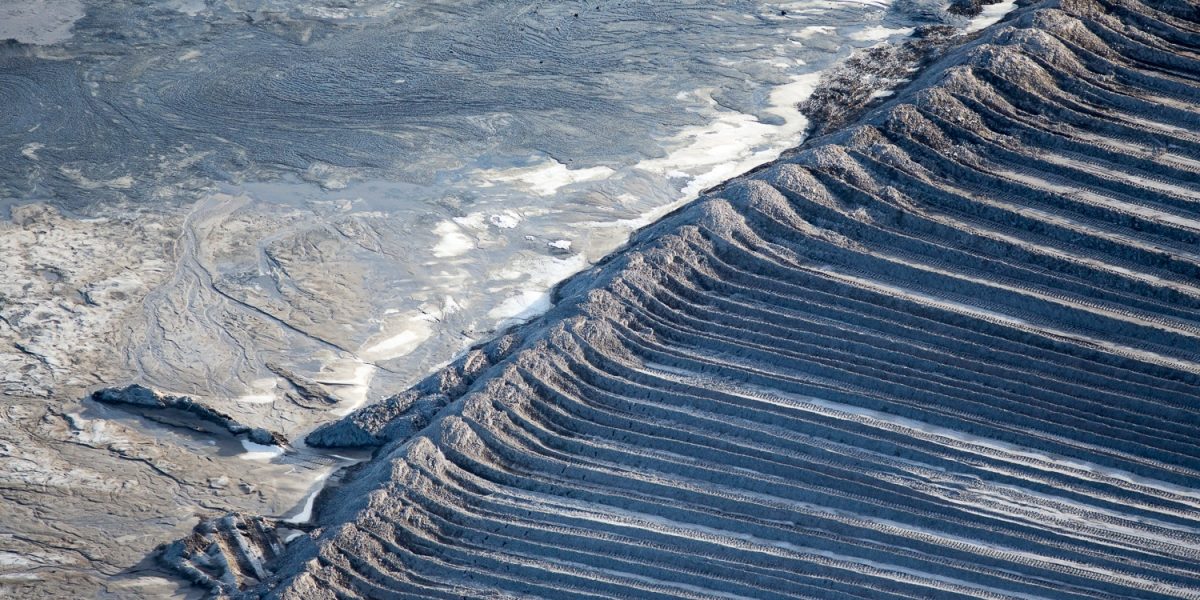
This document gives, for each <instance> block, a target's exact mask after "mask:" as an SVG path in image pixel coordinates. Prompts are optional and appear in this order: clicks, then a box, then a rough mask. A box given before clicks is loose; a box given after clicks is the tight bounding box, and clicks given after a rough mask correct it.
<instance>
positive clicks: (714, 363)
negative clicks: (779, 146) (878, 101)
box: [262, 0, 1200, 600]
mask: <svg viewBox="0 0 1200 600" xmlns="http://www.w3.org/2000/svg"><path fill="white" fill-rule="evenodd" d="M1198 10H1200V9H1197V7H1196V6H1195V5H1192V4H1188V3H1185V2H1162V3H1156V4H1154V5H1153V6H1152V5H1148V4H1141V3H1139V2H1137V1H1136V0H1063V1H1061V2H1058V1H1049V2H1041V3H1037V4H1035V5H1033V6H1030V7H1027V8H1023V9H1020V12H1019V13H1018V14H1017V15H1015V16H1014V17H1013V18H1011V19H1010V20H1009V21H1007V22H1006V24H1005V25H1003V26H1001V27H999V28H996V29H995V30H993V31H990V32H988V33H987V34H985V36H984V37H983V38H981V40H979V41H978V42H977V43H974V44H971V45H969V46H967V47H965V48H962V49H960V50H957V51H954V52H953V53H951V55H950V56H948V57H947V58H945V59H943V60H942V61H940V62H938V63H937V64H935V65H934V66H932V67H931V68H930V70H929V71H927V72H926V73H925V74H924V75H922V76H921V77H920V78H918V79H917V81H916V82H914V84H913V85H912V86H910V88H909V89H908V90H907V91H906V92H905V93H903V94H902V95H901V96H900V97H899V98H897V99H896V100H895V101H893V102H890V103H888V104H886V105H885V106H883V107H881V108H879V109H877V110H875V111H873V112H871V113H869V114H868V115H866V116H865V117H864V119H863V120H861V121H860V122H859V124H858V125H856V126H853V127H850V128H848V129H846V130H843V131H841V132H838V133H835V134H831V135H828V136H825V137H823V138H821V139H819V140H816V141H815V142H813V143H810V144H809V145H807V146H806V147H805V148H803V149H801V151H799V152H797V153H794V154H792V155H790V156H788V157H786V158H785V159H783V160H781V161H779V162H777V163H776V164H774V165H772V166H771V167H770V168H767V169H765V170H762V171H759V172H756V173H754V174H753V175H751V176H749V177H746V178H742V179H739V180H735V181H733V182H731V183H729V184H727V185H726V186H724V187H722V188H720V189H718V190H716V191H714V192H713V193H711V194H709V195H708V196H706V197H705V198H703V199H701V200H700V201H698V202H697V203H695V204H693V205H692V206H690V207H688V208H687V209H685V210H683V211H680V212H678V213H676V214H674V215H673V216H671V217H669V218H667V219H666V220H664V221H663V222H660V223H659V224H657V225H655V226H653V227H651V228H649V229H647V230H645V231H643V232H642V233H640V234H639V235H638V236H637V238H636V239H635V240H634V241H633V242H632V243H631V245H630V246H629V247H628V248H627V249H626V250H624V251H622V252H621V253H619V254H617V255H616V256H614V257H613V259H612V260H609V261H607V262H605V263H604V264H603V265H601V266H599V267H597V268H595V269H593V270H592V271H589V272H587V273H584V274H581V275H579V276H577V277H575V278H573V279H572V280H571V281H569V282H568V283H567V284H566V285H565V286H564V287H563V288H561V290H560V291H559V298H560V304H559V305H558V306H557V307H556V308H555V309H554V310H553V311H551V312H550V313H549V314H548V315H546V316H545V317H544V318H543V319H541V320H540V321H538V322H536V323H534V324H531V325H530V326H527V327H525V328H522V329H521V330H519V331H518V332H516V333H514V334H512V335H510V336H509V337H506V338H503V339H502V340H499V341H497V342H495V343H494V344H492V345H491V346H489V347H485V348H481V349H479V350H477V351H475V352H473V353H471V354H469V355H468V356H467V357H465V358H464V359H463V360H461V361H459V362H458V363H456V364H454V365H452V366H451V367H450V368H448V369H446V370H445V371H443V372H442V373H439V374H438V375H435V376H434V377H431V378H430V379H429V380H427V381H426V382H424V383H423V384H422V385H420V386H418V387H417V388H414V389H413V390H411V391H410V392H408V393H407V394H404V395H401V396H398V397H396V398H394V399H392V400H389V401H388V402H385V403H383V404H381V405H378V406H373V407H369V408H366V409H364V410H362V411H360V412H359V413H357V414H355V415H352V416H350V417H349V418H347V419H346V420H345V421H343V422H342V423H340V424H336V425H333V426H330V427H327V428H325V429H323V430H321V431H319V432H317V433H316V434H314V435H313V436H312V437H311V438H310V442H312V443H314V444H320V445H325V446H339V445H347V446H354V445H358V446H372V445H376V446H379V449H378V450H377V453H376V456H375V458H374V459H373V460H372V461H371V462H369V463H366V464H365V465H363V466H361V467H360V468H359V469H358V470H357V471H356V473H355V474H354V476H353V477H351V478H350V480H349V481H348V483H347V484H346V485H344V486H342V487H341V488H339V489H337V490H334V491H332V492H331V493H330V494H329V495H328V497H327V499H326V500H325V501H324V502H323V503H322V509H321V511H320V515H319V525H320V526H321V527H323V533H320V534H319V535H317V536H315V538H314V539H312V540H309V539H307V538H306V539H304V540H302V541H299V542H295V543H293V544H292V545H290V546H289V548H288V549H287V551H286V552H285V554H284V556H283V558H282V559H281V561H280V562H278V563H277V564H276V568H277V577H278V578H279V582H277V583H276V584H272V587H271V588H270V589H269V590H266V589H265V588H264V591H263V592H262V593H264V594H266V595H268V596H270V597H277V598H288V599H293V598H295V599H298V598H306V599H312V598H463V597H546V598H638V599H645V598H718V597H720V598H733V597H737V598H755V599H768V598H770V599H785V598H786V599H790V598H846V599H849V598H894V599H900V598H945V599H951V598H964V599H965V598H1078V599H1081V600H1082V599H1096V598H1110V599H1116V598H1122V599H1125V598H1146V599H1151V598H1200V567H1197V565H1198V564H1200V442H1197V440H1200V357H1198V356H1197V349H1198V348H1200V337H1198V333H1197V332H1198V331H1200V318H1197V316H1196V315H1198V314H1200V312H1198V310H1200V287H1198V286H1197V281H1196V279H1195V273H1197V270H1196V269H1197V268H1198V267H1200V260H1198V259H1197V254H1196V250H1197V248H1196V233H1197V228H1198V227H1200V183H1198V182H1200V136H1198V134H1197V129H1196V127H1197V122H1198V121H1197V119H1200V14H1197V13H1198ZM1164 99H1169V100H1170V106H1169V107H1167V106H1163V105H1162V103H1163V102H1165V101H1166V100H1164ZM1146 149H1149V150H1146Z"/></svg>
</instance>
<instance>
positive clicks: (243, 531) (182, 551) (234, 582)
mask: <svg viewBox="0 0 1200 600" xmlns="http://www.w3.org/2000/svg"><path fill="white" fill-rule="evenodd" d="M283 547H284V546H283V542H282V541H281V540H280V539H279V536H278V534H277V532H276V526H275V524H274V523H273V522H271V521H269V520H267V519H264V518H263V517H258V516H250V515H243V514H228V515H225V516H222V517H218V518H214V519H207V520H204V521H201V522H200V524H199V525H197V526H196V529H195V530H194V531H193V532H192V534H191V535H190V536H188V537H186V538H184V539H182V540H179V541H176V542H172V543H170V544H167V545H165V546H163V547H162V548H160V549H159V551H158V561H159V562H160V563H162V565H163V566H165V567H167V568H168V569H171V570H172V571H175V572H176V573H179V574H180V575H182V576H184V577H185V578H187V580H188V581H191V582H192V583H194V584H196V585H198V586H201V587H203V588H206V589H208V590H209V591H211V592H213V593H214V594H220V595H227V594H230V593H235V592H237V591H239V590H241V589H243V588H245V587H249V586H252V585H254V584H256V583H258V582H259V581H262V580H264V579H266V578H267V576H268V575H269V574H270V573H269V572H268V571H267V570H266V567H265V563H266V562H267V561H269V560H271V559H272V558H274V557H275V556H276V555H278V554H279V553H280V552H281V551H282V550H283Z"/></svg>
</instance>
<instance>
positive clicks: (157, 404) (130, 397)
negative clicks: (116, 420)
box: [92, 385, 287, 446]
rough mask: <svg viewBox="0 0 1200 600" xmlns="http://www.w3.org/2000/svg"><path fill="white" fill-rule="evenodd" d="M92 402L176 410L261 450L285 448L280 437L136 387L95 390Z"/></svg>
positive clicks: (187, 400) (179, 398)
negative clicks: (265, 447)
mask: <svg viewBox="0 0 1200 600" xmlns="http://www.w3.org/2000/svg"><path fill="white" fill-rule="evenodd" d="M92 400H94V401H96V402H99V403H101V404H117V405H120V404H123V405H127V406H132V407H137V408H140V409H152V410H153V409H157V410H177V411H181V412H183V413H187V414H190V415H193V416H195V417H196V418H198V419H200V420H202V421H207V422H209V423H214V424H216V425H219V426H220V427H222V428H224V429H225V430H226V431H228V432H229V433H232V434H233V435H236V436H245V437H246V439H247V440H249V441H251V442H254V443H255V444H262V445H264V446H271V445H274V446H286V445H287V439H286V438H284V437H283V436H282V435H280V434H278V433H275V432H273V431H269V430H267V429H264V428H262V427H250V426H248V425H244V424H242V423H239V422H238V421H236V420H235V419H234V418H233V417H231V416H229V415H227V414H225V413H223V412H221V411H218V410H215V409H213V408H211V407H209V406H207V405H205V404H204V403H202V402H199V401H197V400H195V399H192V398H189V397H187V396H171V395H168V394H160V393H158V392H156V391H154V390H152V389H150V388H147V387H144V386H140V385H129V386H126V387H123V388H105V389H102V390H97V391H95V392H93V393H92Z"/></svg>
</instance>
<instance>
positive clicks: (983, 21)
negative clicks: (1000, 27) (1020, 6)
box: [965, 0, 1017, 33]
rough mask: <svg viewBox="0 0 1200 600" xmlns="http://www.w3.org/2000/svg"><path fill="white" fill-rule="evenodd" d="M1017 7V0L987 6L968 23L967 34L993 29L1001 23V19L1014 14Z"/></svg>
mask: <svg viewBox="0 0 1200 600" xmlns="http://www.w3.org/2000/svg"><path fill="white" fill-rule="evenodd" d="M1016 7H1017V1H1016V0H1004V1H1003V2H997V3H995V4H988V5H987V6H984V7H983V9H982V10H981V11H980V12H979V14H978V15H975V17H973V18H972V19H971V20H970V21H969V22H967V26H966V28H965V31H966V32H967V33H971V32H975V31H981V30H983V29H986V28H988V27H991V26H992V25H994V24H996V23H999V22H1000V19H1003V18H1004V15H1007V14H1008V13H1010V12H1012V10H1013V9H1014V8H1016Z"/></svg>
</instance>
